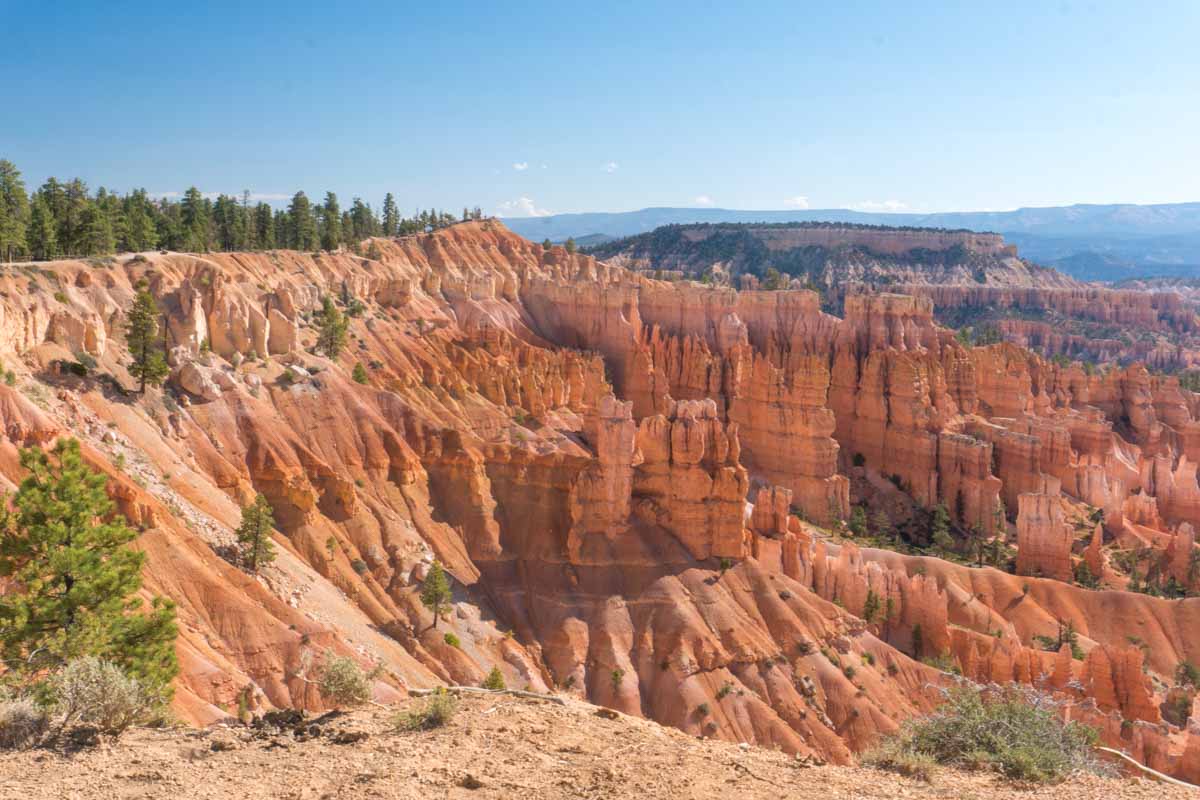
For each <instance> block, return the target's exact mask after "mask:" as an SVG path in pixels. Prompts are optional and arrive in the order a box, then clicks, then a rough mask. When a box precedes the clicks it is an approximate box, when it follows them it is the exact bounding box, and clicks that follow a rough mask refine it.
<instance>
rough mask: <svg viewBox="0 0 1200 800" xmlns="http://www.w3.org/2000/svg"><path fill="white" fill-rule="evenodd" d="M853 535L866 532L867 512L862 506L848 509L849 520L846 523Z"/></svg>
mask: <svg viewBox="0 0 1200 800" xmlns="http://www.w3.org/2000/svg"><path fill="white" fill-rule="evenodd" d="M847 527H849V528H850V532H851V533H853V534H854V535H855V536H865V535H866V533H867V512H866V510H865V509H864V508H863V507H862V506H855V507H854V508H852V509H851V510H850V522H849V523H848V524H847Z"/></svg>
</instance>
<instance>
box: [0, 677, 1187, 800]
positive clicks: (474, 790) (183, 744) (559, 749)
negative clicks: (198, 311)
mask: <svg viewBox="0 0 1200 800" xmlns="http://www.w3.org/2000/svg"><path fill="white" fill-rule="evenodd" d="M422 702H423V701H422V700H411V701H408V702H406V703H405V704H404V706H403V707H408V706H411V705H412V704H415V703H422ZM395 713H396V709H383V708H372V709H369V710H360V711H356V712H354V713H352V714H346V715H342V716H338V717H336V718H334V719H330V720H326V721H323V722H321V723H318V726H319V730H314V729H313V728H312V726H311V720H309V721H306V722H304V723H302V724H301V725H300V726H299V727H297V726H294V725H293V726H288V727H286V728H284V729H283V730H282V732H279V731H277V730H252V729H247V728H244V727H228V726H220V725H219V726H215V727H212V728H208V729H204V730H194V729H178V730H136V731H132V732H130V733H128V734H126V736H125V737H124V738H122V739H121V740H120V741H119V742H117V743H115V744H101V745H99V746H94V747H88V748H84V749H81V750H78V751H77V752H75V753H74V754H71V755H66V754H64V753H62V752H59V751H49V750H32V751H25V752H19V753H4V754H0V798H3V800H10V799H11V800H43V798H44V799H45V800H50V799H51V798H53V800H70V799H72V798H80V799H81V800H82V799H85V798H86V800H118V799H120V800H125V799H127V798H128V799H130V800H132V798H145V799H149V798H170V800H201V799H202V798H245V799H246V800H257V799H258V798H287V800H318V799H320V798H338V800H341V799H342V798H389V799H390V798H422V799H423V800H429V799H430V798H439V800H440V799H441V798H472V799H473V800H482V799H483V798H512V797H519V798H521V800H539V799H540V798H606V799H607V798H655V799H656V800H692V799H693V798H694V800H721V798H727V797H738V798H746V800H757V798H781V797H787V798H801V800H832V799H833V798H842V797H846V798H849V797H856V798H901V797H904V798H908V797H911V798H947V799H948V800H949V799H952V800H971V798H998V799H1005V798H1013V799H1014V800H1016V799H1017V798H1020V800H1032V798H1050V797H1053V798H1055V800H1070V799H1071V798H1096V800H1110V799H1112V800H1122V799H1124V798H1130V799H1131V800H1132V799H1133V798H1147V800H1150V798H1153V799H1154V800H1175V799H1176V798H1178V800H1184V799H1185V798H1187V800H1196V798H1197V797H1198V796H1200V793H1196V792H1192V791H1190V790H1187V789H1182V788H1174V787H1169V786H1164V785H1161V784H1155V783H1149V782H1147V781H1144V780H1134V779H1101V778H1094V777H1080V778H1077V779H1074V780H1071V781H1069V782H1067V783H1065V784H1062V785H1059V786H1053V787H1048V788H1041V789H1036V790H1030V789H1023V788H1020V787H1014V786H1012V785H1010V784H1006V783H1004V782H1002V781H1001V780H999V779H998V778H995V777H992V776H990V775H983V774H968V773H962V772H957V771H953V770H943V771H942V772H941V773H939V775H938V776H937V778H936V779H935V781H934V783H933V784H925V783H921V782H918V781H915V780H909V779H906V778H901V777H898V776H895V775H892V774H889V773H884V772H878V771H875V770H871V769H866V768H859V767H827V766H807V765H804V764H802V763H800V762H798V761H797V760H796V759H794V758H792V757H789V756H787V755H785V754H783V753H778V752H773V751H769V750H763V749H759V748H753V747H747V746H740V745H734V744H728V743H723V742H714V741H701V740H697V739H694V738H691V737H689V736H687V735H686V734H684V733H682V732H680V731H678V730H674V729H671V728H665V727H662V726H659V725H657V724H654V723H651V722H647V721H645V720H640V719H633V718H630V717H625V716H617V717H616V718H615V719H610V718H607V717H606V716H603V715H601V714H600V713H598V709H597V708H596V707H594V706H590V705H586V704H583V703H580V702H576V701H567V705H565V706H559V705H554V704H551V703H548V702H544V701H539V700H530V699H524V698H518V697H514V696H510V695H496V696H479V695H469V696H464V697H463V698H462V699H461V700H460V702H459V709H458V713H457V714H456V715H455V717H454V718H453V720H452V721H451V722H450V724H449V725H447V726H445V727H443V728H439V729H435V730H430V731H421V732H415V733H410V732H396V731H394V730H393V726H392V724H391V720H392V718H393V717H394V715H395ZM607 713H608V714H609V715H613V714H612V712H607ZM613 716H615V715H613ZM362 734H365V737H363V736H362Z"/></svg>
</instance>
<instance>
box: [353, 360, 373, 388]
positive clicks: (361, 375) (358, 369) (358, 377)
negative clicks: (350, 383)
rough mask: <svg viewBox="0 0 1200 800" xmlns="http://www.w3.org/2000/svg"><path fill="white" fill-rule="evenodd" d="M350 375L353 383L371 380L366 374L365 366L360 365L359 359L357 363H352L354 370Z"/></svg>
mask: <svg viewBox="0 0 1200 800" xmlns="http://www.w3.org/2000/svg"><path fill="white" fill-rule="evenodd" d="M350 377H352V378H353V379H354V382H355V383H362V384H366V383H369V382H370V380H371V379H370V378H369V377H368V376H367V368H366V367H364V366H363V365H362V362H361V361H359V362H358V363H357V364H355V365H354V370H353V372H352V373H351V376H350Z"/></svg>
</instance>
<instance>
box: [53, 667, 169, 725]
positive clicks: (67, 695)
mask: <svg viewBox="0 0 1200 800" xmlns="http://www.w3.org/2000/svg"><path fill="white" fill-rule="evenodd" d="M50 692H51V696H52V697H53V698H54V705H53V707H54V711H55V716H57V717H58V718H59V719H60V721H61V724H62V726H63V727H64V728H65V727H68V726H70V725H87V726H91V727H93V728H95V729H96V730H97V731H98V732H100V733H104V734H109V735H113V736H116V735H119V734H120V733H122V732H123V731H125V730H126V729H127V728H129V727H130V726H132V725H137V724H140V723H146V722H150V721H152V720H153V719H154V718H155V717H156V715H157V712H158V711H159V710H160V706H161V701H160V698H159V697H158V696H157V695H156V694H155V693H154V692H151V691H148V690H147V689H146V687H144V686H142V684H141V683H139V682H138V680H137V679H136V678H133V677H130V676H129V675H126V674H125V673H124V672H123V671H121V668H120V667H118V666H117V665H116V664H112V663H110V662H108V661H102V660H100V659H98V658H95V657H94V656H85V657H83V658H77V659H75V660H74V661H71V662H70V663H68V664H67V665H66V666H65V667H63V668H62V670H60V671H59V672H58V673H57V674H55V675H54V676H53V678H51V680H50Z"/></svg>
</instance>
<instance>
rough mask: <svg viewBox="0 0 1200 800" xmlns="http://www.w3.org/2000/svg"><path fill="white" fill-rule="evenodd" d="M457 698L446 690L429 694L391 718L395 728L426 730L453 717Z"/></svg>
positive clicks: (456, 709) (436, 726)
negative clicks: (422, 700) (421, 700)
mask: <svg viewBox="0 0 1200 800" xmlns="http://www.w3.org/2000/svg"><path fill="white" fill-rule="evenodd" d="M456 711H458V700H456V699H455V698H454V696H453V695H451V694H449V693H447V692H439V693H437V694H434V695H430V696H429V697H428V698H426V699H425V701H424V702H422V703H419V704H417V705H416V706H414V707H413V708H411V709H409V710H408V711H401V712H400V713H399V714H397V715H396V717H395V719H394V720H393V724H394V725H395V727H396V729H397V730H401V731H427V730H430V729H432V728H440V727H442V726H443V725H445V724H447V723H448V722H450V720H451V719H453V718H454V714H455V712H456Z"/></svg>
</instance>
